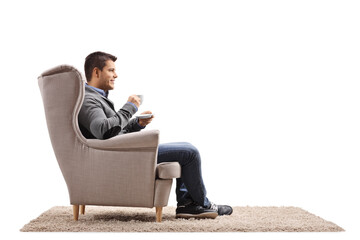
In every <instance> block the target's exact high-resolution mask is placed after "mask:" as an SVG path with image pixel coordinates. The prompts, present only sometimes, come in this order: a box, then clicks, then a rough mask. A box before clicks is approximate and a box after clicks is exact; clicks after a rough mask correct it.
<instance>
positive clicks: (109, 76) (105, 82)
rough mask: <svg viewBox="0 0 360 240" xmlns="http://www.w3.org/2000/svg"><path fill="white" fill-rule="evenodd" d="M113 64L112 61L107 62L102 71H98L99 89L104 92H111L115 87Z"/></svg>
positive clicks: (115, 76) (115, 75)
mask: <svg viewBox="0 0 360 240" xmlns="http://www.w3.org/2000/svg"><path fill="white" fill-rule="evenodd" d="M115 70H116V69H115V63H114V62H113V61H112V60H107V61H106V65H105V66H104V68H103V70H102V71H99V72H100V74H99V78H100V81H99V83H100V85H101V87H100V88H101V89H102V90H104V91H108V90H113V89H114V87H115V78H117V74H116V72H115Z"/></svg>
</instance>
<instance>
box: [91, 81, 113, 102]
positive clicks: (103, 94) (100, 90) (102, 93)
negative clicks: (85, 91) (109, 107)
mask: <svg viewBox="0 0 360 240" xmlns="http://www.w3.org/2000/svg"><path fill="white" fill-rule="evenodd" d="M86 85H87V86H88V87H90V88H92V89H94V90H95V91H97V92H98V93H100V94H101V95H102V96H104V97H106V98H107V97H108V95H109V91H106V92H105V91H104V90H102V89H100V88H97V87H93V86H90V85H89V84H87V83H86Z"/></svg>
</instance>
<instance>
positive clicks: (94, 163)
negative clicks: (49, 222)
mask: <svg viewBox="0 0 360 240" xmlns="http://www.w3.org/2000/svg"><path fill="white" fill-rule="evenodd" d="M38 83H39V88H40V92H41V95H42V99H43V103H44V109H45V116H46V122H47V126H48V130H49V135H50V139H51V143H52V146H53V150H54V153H55V156H56V159H57V161H58V164H59V166H60V169H61V172H62V174H63V176H64V179H65V182H66V184H67V188H68V191H69V197H70V204H72V205H73V212H74V219H75V220H78V216H79V209H80V210H81V213H82V214H84V213H85V205H101V206H128V207H148V208H153V207H156V221H157V222H161V217H162V207H164V206H166V205H167V203H168V199H169V194H170V189H171V185H172V179H173V178H178V177H180V172H181V170H180V165H179V164H178V163H162V164H157V163H156V162H157V149H158V143H159V131H157V130H148V131H147V130H143V131H141V132H136V133H128V134H124V135H119V136H116V137H113V138H110V139H108V140H97V139H86V138H84V137H83V136H82V134H81V132H80V129H79V126H78V113H79V110H80V107H81V105H82V102H83V99H84V92H85V82H84V80H83V78H82V75H81V74H80V73H79V71H78V70H76V69H75V68H74V67H71V66H68V65H61V66H58V67H55V68H52V69H50V70H48V71H45V72H44V73H43V74H41V76H39V78H38Z"/></svg>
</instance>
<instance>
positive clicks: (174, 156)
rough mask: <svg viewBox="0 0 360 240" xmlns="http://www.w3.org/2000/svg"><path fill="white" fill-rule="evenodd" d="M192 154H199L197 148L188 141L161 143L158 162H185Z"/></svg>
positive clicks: (181, 163)
mask: <svg viewBox="0 0 360 240" xmlns="http://www.w3.org/2000/svg"><path fill="white" fill-rule="evenodd" d="M192 154H197V149H196V148H195V147H194V146H193V145H192V144H190V143H187V142H172V143H163V144H159V148H158V160H157V162H158V163H162V162H179V163H180V165H183V164H185V162H186V161H188V159H189V158H191V156H192Z"/></svg>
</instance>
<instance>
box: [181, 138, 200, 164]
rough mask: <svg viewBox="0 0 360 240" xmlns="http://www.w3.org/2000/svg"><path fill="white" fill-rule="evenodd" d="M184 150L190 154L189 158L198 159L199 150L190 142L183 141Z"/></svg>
mask: <svg viewBox="0 0 360 240" xmlns="http://www.w3.org/2000/svg"><path fill="white" fill-rule="evenodd" d="M184 148H185V150H186V151H187V152H188V153H189V154H190V156H191V158H192V159H193V160H195V161H200V153H199V150H198V149H197V148H196V147H195V146H194V145H192V144H191V143H188V142H186V143H184Z"/></svg>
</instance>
